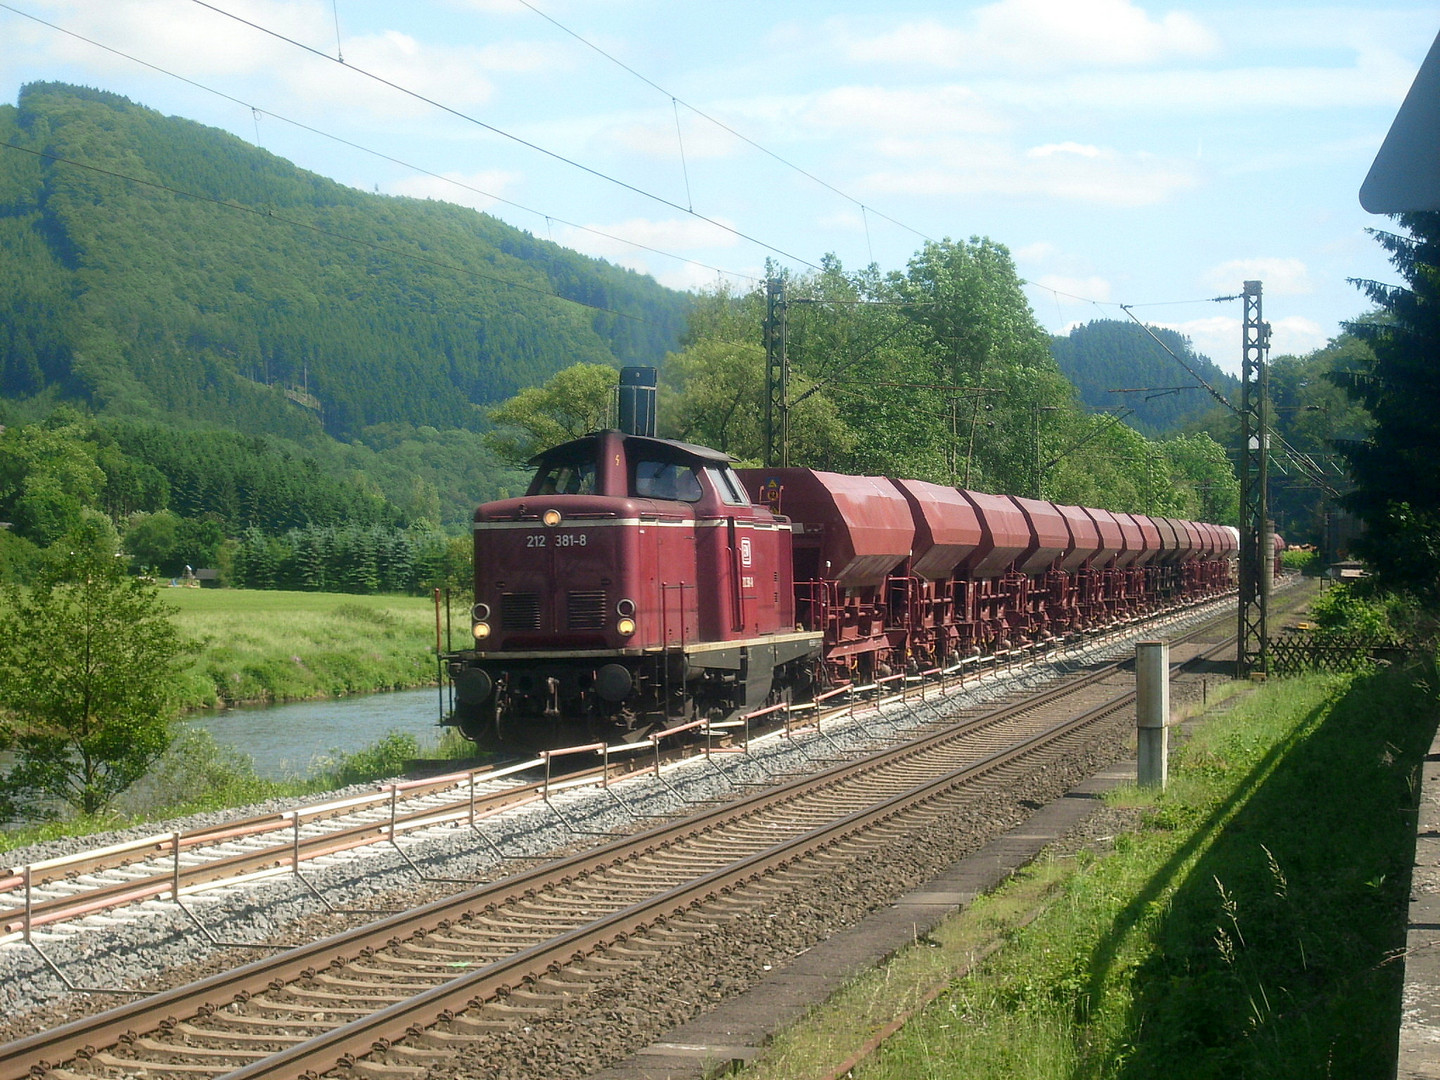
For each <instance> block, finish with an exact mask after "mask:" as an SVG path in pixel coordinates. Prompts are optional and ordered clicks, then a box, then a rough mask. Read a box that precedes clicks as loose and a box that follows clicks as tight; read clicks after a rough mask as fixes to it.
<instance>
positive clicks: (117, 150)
mask: <svg viewBox="0 0 1440 1080" xmlns="http://www.w3.org/2000/svg"><path fill="white" fill-rule="evenodd" d="M0 144H8V145H3V146H0V424H19V423H24V422H26V421H31V420H35V419H39V418H42V417H43V416H45V415H46V414H47V413H48V412H49V410H50V409H51V408H52V407H53V405H54V404H55V403H56V402H57V401H69V402H72V403H76V404H79V405H81V406H83V407H84V408H86V409H87V410H89V411H90V412H92V413H94V414H97V415H103V416H106V417H117V418H119V417H123V418H126V419H130V420H135V421H139V422H148V423H163V424H166V425H170V426H173V427H177V428H181V429H187V430H188V429H197V428H198V429H202V430H203V429H207V428H227V429H232V430H238V431H241V432H244V433H245V434H246V435H249V436H254V437H266V438H270V439H272V440H279V441H281V442H284V443H285V444H286V445H287V446H288V447H289V448H290V451H291V452H293V453H300V454H304V455H308V456H311V457H313V458H314V459H315V461H316V463H317V466H318V467H319V468H320V469H321V470H322V471H324V472H327V473H328V474H330V475H332V476H336V477H349V478H351V479H360V480H361V481H362V483H364V484H366V485H368V486H369V487H370V488H371V489H373V490H375V491H376V492H377V493H383V494H384V495H385V496H387V497H388V498H389V499H390V500H392V501H393V502H395V503H396V504H397V505H398V506H400V507H402V508H404V509H405V511H406V512H407V513H408V514H410V515H411V516H415V517H427V518H429V519H431V520H432V521H443V522H447V523H449V524H450V525H451V526H456V525H458V524H460V523H461V522H463V521H465V520H466V519H467V518H468V517H469V513H470V510H471V509H472V508H473V507H474V505H475V504H476V503H477V502H478V501H480V500H481V499H482V498H485V497H492V496H495V495H497V494H501V493H503V492H505V491H506V490H508V489H509V488H511V487H513V486H514V485H515V484H516V483H517V477H516V475H515V474H514V473H513V472H511V471H509V470H507V469H506V468H505V466H504V465H502V464H501V463H500V462H499V460H498V459H497V458H496V457H495V456H494V455H493V454H491V453H490V452H489V450H488V449H487V448H486V445H485V444H484V442H483V441H482V440H481V438H480V434H481V433H483V432H484V431H486V430H487V429H488V428H489V424H488V422H487V420H486V417H485V410H486V407H488V406H489V405H491V404H493V403H494V402H497V401H500V400H502V399H504V398H506V397H508V396H510V395H511V394H514V393H515V392H516V391H517V390H519V389H521V388H523V387H525V386H529V385H533V384H535V383H538V382H541V381H543V380H544V379H545V378H547V377H548V376H549V375H551V374H553V373H554V372H555V371H558V370H560V369H562V368H564V367H567V366H569V365H570V364H573V363H575V362H576V361H588V362H592V363H600V364H607V365H617V364H621V363H632V362H633V363H654V362H657V361H659V360H660V358H661V357H662V356H663V355H664V354H665V353H666V352H667V351H668V350H670V349H671V348H673V347H674V345H675V343H676V342H677V341H678V339H679V336H680V334H681V332H682V330H683V327H684V324H685V318H686V312H687V310H688V307H689V305H690V298H689V297H688V296H686V295H685V294H682V293H677V292H673V291H671V290H668V289H664V288H662V287H661V286H659V285H657V284H656V283H655V282H654V281H653V280H652V279H650V278H648V277H644V276H642V275H639V274H636V273H633V272H631V271H628V270H623V269H620V268H618V267H615V266H613V265H610V264H609V263H606V262H603V261H601V260H598V259H591V258H588V257H585V256H582V255H579V254H577V253H575V252H573V251H568V250H566V249H564V248H561V247H558V246H557V245H555V244H552V243H549V242H547V241H543V240H539V239H536V238H535V237H533V236H530V235H529V234H527V233H524V232H521V231H519V230H517V229H513V228H511V227H510V226H508V225H505V224H503V223H502V222H500V221H498V220H496V219H494V218H491V217H488V216H487V215H484V214H480V213H476V212H475V211H472V210H469V209H465V208H462V207H458V206H453V205H450V204H447V203H441V202H434V201H427V200H417V199H402V198H390V197H384V196H379V195H372V194H368V193H364V192H360V191H356V190H353V189H351V188H347V187H344V186H342V185H340V184H336V183H334V182H332V181H330V180H327V179H324V178H323V177H320V176H316V175H314V174H312V173H307V172H305V171H303V170H300V169H298V168H296V167H295V166H293V165H291V164H290V163H288V162H286V161H284V160H283V159H281V158H278V157H275V156H274V155H272V154H268V153H266V152H265V151H263V150H260V149H257V148H256V147H253V146H250V145H248V144H246V143H244V142H243V141H241V140H239V139H237V138H235V137H233V136H231V135H229V134H226V133H224V132H221V131H218V130H215V129H212V128H207V127H204V126H202V125H200V124H196V123H193V122H191V121H188V120H184V119H179V118H176V117H165V116H162V115H160V114H159V113H157V112H155V111H153V110H151V109H147V108H144V107H142V106H140V105H136V104H133V103H131V102H130V101H128V100H126V99H124V98H122V97H119V96H117V95H114V94H109V93H106V92H103V91H99V90H89V89H83V88H79V87H73V86H64V85H59V84H53V83H36V84H31V85H29V86H27V87H25V88H24V89H23V90H22V92H21V94H20V99H19V102H18V104H17V105H16V106H13V107H11V106H0ZM277 445H278V444H277Z"/></svg>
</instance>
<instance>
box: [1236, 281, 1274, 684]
mask: <svg viewBox="0 0 1440 1080" xmlns="http://www.w3.org/2000/svg"><path fill="white" fill-rule="evenodd" d="M1260 292H1261V289H1260V282H1258V281H1247V282H1245V291H1244V293H1243V297H1244V300H1245V323H1244V329H1243V348H1244V356H1243V360H1242V363H1241V370H1240V618H1239V629H1238V637H1237V640H1236V645H1235V659H1236V672H1235V673H1236V675H1237V677H1239V678H1242V679H1246V678H1249V677H1250V676H1251V675H1252V674H1265V673H1268V671H1269V668H1270V627H1269V611H1270V585H1271V582H1272V580H1273V561H1274V558H1275V549H1274V544H1275V540H1274V527H1273V526H1272V525H1271V524H1270V505H1269V504H1270V491H1269V486H1270V476H1269V471H1270V430H1269V425H1268V423H1267V412H1268V409H1269V400H1268V399H1269V395H1270V376H1269V373H1268V368H1267V365H1266V360H1265V358H1266V354H1267V353H1268V352H1269V351H1270V324H1269V323H1267V322H1265V321H1264V320H1263V319H1262V318H1261V307H1260Z"/></svg>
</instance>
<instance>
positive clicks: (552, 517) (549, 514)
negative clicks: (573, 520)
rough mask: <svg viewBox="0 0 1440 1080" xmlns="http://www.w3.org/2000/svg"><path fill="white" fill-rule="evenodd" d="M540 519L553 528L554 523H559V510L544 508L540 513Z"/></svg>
mask: <svg viewBox="0 0 1440 1080" xmlns="http://www.w3.org/2000/svg"><path fill="white" fill-rule="evenodd" d="M540 520H541V521H543V522H544V523H545V524H546V525H549V526H550V527H551V528H552V529H553V528H554V527H555V526H556V525H559V524H560V511H559V510H546V511H545V513H543V514H541V515H540Z"/></svg>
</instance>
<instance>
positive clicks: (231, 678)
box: [163, 589, 435, 709]
mask: <svg viewBox="0 0 1440 1080" xmlns="http://www.w3.org/2000/svg"><path fill="white" fill-rule="evenodd" d="M163 597H164V599H165V601H166V602H167V603H170V604H172V605H173V606H174V607H175V608H176V609H177V615H176V621H177V623H178V624H179V625H180V627H181V629H182V630H183V631H184V632H185V633H186V634H188V635H189V636H190V637H192V638H193V639H195V640H196V641H198V642H200V649H201V651H200V653H199V655H198V656H197V657H196V659H195V662H194V663H193V664H192V665H191V667H190V668H189V670H188V671H187V672H186V674H185V676H184V679H183V681H182V685H181V688H180V689H181V699H182V705H183V706H184V707H185V708H192V709H193V708H203V707H207V706H214V705H227V704H235V703H237V702H259V701H299V700H305V699H308V698H320V697H339V696H342V695H346V694H362V693H372V692H375V691H380V690H398V689H404V688H407V687H414V686H424V685H426V684H431V683H433V682H434V681H435V607H434V604H433V602H432V601H431V600H430V599H429V598H426V597H416V596H353V595H350V594H347V593H312V592H283V591H278V590H260V589H166V590H163Z"/></svg>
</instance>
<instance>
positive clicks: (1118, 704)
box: [0, 664, 1133, 1080]
mask: <svg viewBox="0 0 1440 1080" xmlns="http://www.w3.org/2000/svg"><path fill="white" fill-rule="evenodd" d="M1118 666H1119V665H1118V664H1113V665H1107V670H1105V671H1104V672H1103V674H1111V673H1113V670H1114V669H1115V668H1116V667H1118ZM1101 674H1102V673H1100V672H1097V673H1094V674H1093V675H1092V676H1089V677H1086V678H1085V679H1082V680H1077V681H1074V682H1072V683H1070V684H1069V685H1068V687H1067V688H1066V689H1068V691H1069V692H1070V693H1074V692H1075V691H1076V690H1078V689H1080V688H1082V687H1083V686H1085V685H1088V684H1089V683H1091V682H1093V681H1094V680H1095V678H1098V677H1100V676H1101ZM1058 696H1062V695H1061V694H1059V693H1057V692H1056V691H1054V690H1052V691H1049V692H1047V693H1046V694H1044V695H1042V697H1044V698H1045V699H1047V700H1052V699H1053V698H1055V697H1058ZM1132 698H1133V692H1129V693H1124V694H1121V695H1119V696H1117V697H1116V698H1113V699H1112V700H1110V701H1108V702H1106V703H1105V704H1104V705H1102V706H1100V707H1099V708H1100V709H1103V710H1106V711H1107V712H1113V711H1114V710H1115V709H1116V708H1122V707H1124V705H1125V704H1126V703H1127V702H1128V700H1130V699H1132ZM1034 707H1036V706H1035V703H1034V702H1032V701H1028V700H1027V701H1022V702H1018V703H1015V704H1012V705H1009V706H1002V707H1001V708H999V709H996V710H992V711H991V712H989V713H986V714H985V715H984V716H981V717H978V718H975V719H973V720H971V721H969V722H967V723H965V724H963V725H960V726H959V728H957V729H954V730H952V731H951V732H950V733H949V739H950V740H954V739H956V738H959V737H963V735H964V734H967V733H973V732H974V731H975V730H976V729H977V728H979V727H981V726H984V725H985V724H987V723H992V724H993V723H995V722H997V720H998V718H999V717H1000V716H1002V715H1011V714H1014V713H1016V712H1020V711H1025V710H1028V709H1033V708H1034ZM1093 711H1094V710H1092V712H1093ZM1087 715H1089V714H1087ZM944 741H946V736H945V735H944V734H942V733H937V734H932V735H930V736H928V737H927V738H925V739H923V740H921V742H922V743H923V744H925V745H934V744H936V743H941V742H944ZM916 752H917V750H916V747H914V746H911V745H905V746H900V747H893V748H891V749H889V750H887V751H885V752H882V753H881V754H879V755H876V756H875V757H873V758H871V759H867V760H866V761H865V762H863V763H856V762H851V763H848V764H844V765H837V766H834V767H832V768H831V769H828V770H824V771H822V772H820V773H817V774H815V775H813V776H810V777H805V778H799V779H795V780H792V781H790V782H788V783H782V784H780V785H778V786H777V787H775V788H773V789H770V790H768V791H765V792H761V793H758V794H756V795H752V796H750V797H748V798H746V799H742V800H740V801H739V802H737V803H733V804H730V805H729V806H726V807H722V808H718V809H715V810H711V811H708V812H702V813H699V814H696V815H692V816H691V817H689V818H686V819H682V820H678V821H674V822H669V823H664V824H661V825H658V826H655V827H653V828H651V829H650V830H647V831H646V832H644V833H641V834H637V835H636V836H632V837H622V838H618V839H616V840H613V841H610V842H608V843H605V844H603V845H601V846H600V847H598V848H595V849H591V850H590V851H587V852H583V853H580V854H578V855H575V856H572V857H570V858H567V859H564V860H561V861H560V862H558V863H553V864H550V865H547V866H539V867H534V868H531V869H528V870H525V871H522V872H521V873H519V874H516V875H513V876H511V877H509V878H506V879H504V880H502V881H498V882H495V883H492V884H490V885H486V886H483V887H481V888H478V889H475V890H471V891H469V892H467V893H463V894H459V895H456V896H452V897H448V898H445V899H443V900H439V901H435V902H433V903H431V904H428V905H425V906H424V907H422V908H419V909H416V910H413V911H410V912H404V913H399V914H396V915H393V916H390V917H387V918H385V919H382V920H380V921H379V922H376V923H372V924H370V925H368V926H366V927H362V928H359V929H356V930H352V931H348V932H345V933H342V934H338V935H335V936H333V937H331V938H327V939H324V940H321V941H318V942H313V943H311V944H309V945H306V946H302V947H300V948H297V949H294V950H291V951H290V952H287V953H285V954H283V955H282V956H280V957H277V958H273V959H266V960H262V961H256V962H254V963H251V964H248V965H245V966H244V967H241V968H238V969H235V970H233V971H229V972H222V973H219V974H217V975H214V976H211V977H210V978H208V979H205V980H202V981H200V982H198V983H196V984H192V985H190V986H187V987H179V988H175V989H173V990H170V991H165V992H162V993H160V994H157V995H154V996H152V997H150V998H146V999H144V1000H141V1001H138V1002H133V1003H129V1004H126V1005H122V1006H119V1007H117V1008H115V1009H111V1010H109V1011H108V1012H106V1013H103V1014H100V1015H99V1016H97V1017H93V1018H87V1019H82V1020H78V1021H74V1022H72V1023H70V1024H67V1025H64V1026H62V1027H59V1028H56V1029H54V1030H52V1031H48V1032H42V1033H38V1034H36V1035H34V1036H31V1037H29V1038H26V1039H22V1040H19V1041H17V1042H14V1043H11V1044H9V1045H8V1046H4V1047H0V1080H19V1078H21V1077H24V1076H27V1075H28V1074H30V1073H31V1070H32V1069H35V1068H44V1067H48V1066H50V1065H54V1064H58V1062H60V1061H63V1060H68V1059H70V1058H73V1057H76V1056H83V1055H85V1054H86V1053H87V1052H88V1053H93V1052H94V1048H95V1047H96V1046H104V1045H113V1044H114V1043H116V1042H117V1041H120V1040H121V1039H122V1038H123V1037H125V1036H126V1035H127V1033H128V1034H131V1035H132V1036H133V1033H134V1032H136V1031H137V1030H138V1031H148V1030H154V1029H156V1028H157V1027H160V1026H161V1025H162V1023H163V1022H164V1021H167V1020H169V1021H170V1022H173V1021H174V1019H175V1018H179V1019H188V1018H190V1017H194V1016H197V1015H204V1014H206V1013H208V1012H210V1011H213V1010H214V1009H216V1008H219V1007H221V1006H223V1005H224V1004H227V1003H228V1002H230V1001H232V1000H236V999H243V998H245V997H248V996H250V995H252V994H254V993H257V992H261V991H263V990H265V989H268V988H270V987H271V986H272V985H273V984H275V983H276V982H280V983H284V982H285V981H288V980H293V979H296V978H303V977H305V976H306V975H307V973H308V974H313V973H314V971H316V970H318V969H321V968H324V967H328V966H330V965H331V964H332V962H334V963H343V962H345V961H346V960H347V959H348V958H353V957H354V956H356V955H359V954H360V953H361V952H362V951H363V950H365V949H377V948H380V947H383V946H385V945H387V944H389V943H390V942H391V941H392V940H393V939H395V938H396V937H397V934H398V933H399V932H407V933H414V932H415V931H416V930H417V929H418V928H420V927H433V926H435V925H437V924H438V923H440V922H442V921H445V920H447V919H454V918H457V917H459V915H460V914H463V913H464V912H466V911H470V910H475V909H477V908H478V909H484V908H485V907H487V906H491V905H498V904H503V903H506V902H509V901H513V900H515V899H519V898H523V897H524V896H525V894H526V893H527V892H531V893H533V891H534V890H536V889H538V888H540V887H541V886H542V885H544V884H545V883H546V882H547V881H550V880H554V879H557V878H564V877H571V878H573V877H575V876H579V875H583V874H586V873H591V872H594V871H596V870H598V869H600V868H602V867H605V866H608V865H610V864H612V863H613V862H614V861H615V860H617V859H619V858H622V857H626V856H629V855H632V854H639V853H643V852H647V851H653V850H655V849H657V848H660V847H664V846H667V845H669V844H671V843H673V842H674V841H675V840H676V839H678V838H680V837H681V836H682V835H684V834H687V833H694V832H696V831H697V830H701V829H705V830H709V831H715V830H721V829H724V828H726V827H727V826H728V825H730V824H732V823H735V822H739V821H742V820H743V819H745V818H747V817H749V816H750V815H752V814H754V813H756V812H758V811H760V810H762V809H764V808H767V807H770V806H773V805H776V804H780V803H783V802H787V801H789V800H791V799H792V798H793V797H795V796H796V795H797V794H798V793H800V792H801V791H805V790H812V791H818V790H823V789H825V788H827V787H830V786H833V785H834V784H835V783H836V782H837V781H838V780H839V779H840V778H842V777H845V776H849V775H852V774H855V773H858V772H860V771H862V770H871V771H873V770H875V769H877V768H881V767H884V766H885V765H887V764H889V763H892V762H894V761H896V760H898V759H901V758H903V757H905V756H911V755H913V754H915V753H916ZM993 759H994V756H993V755H992V760H993ZM977 764H978V763H977ZM973 767H974V766H972V768H973ZM567 940H568V938H567ZM542 967H543V965H542ZM437 989H438V988H437ZM472 996H473V994H472ZM386 1011H387V1012H388V1011H389V1010H386Z"/></svg>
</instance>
